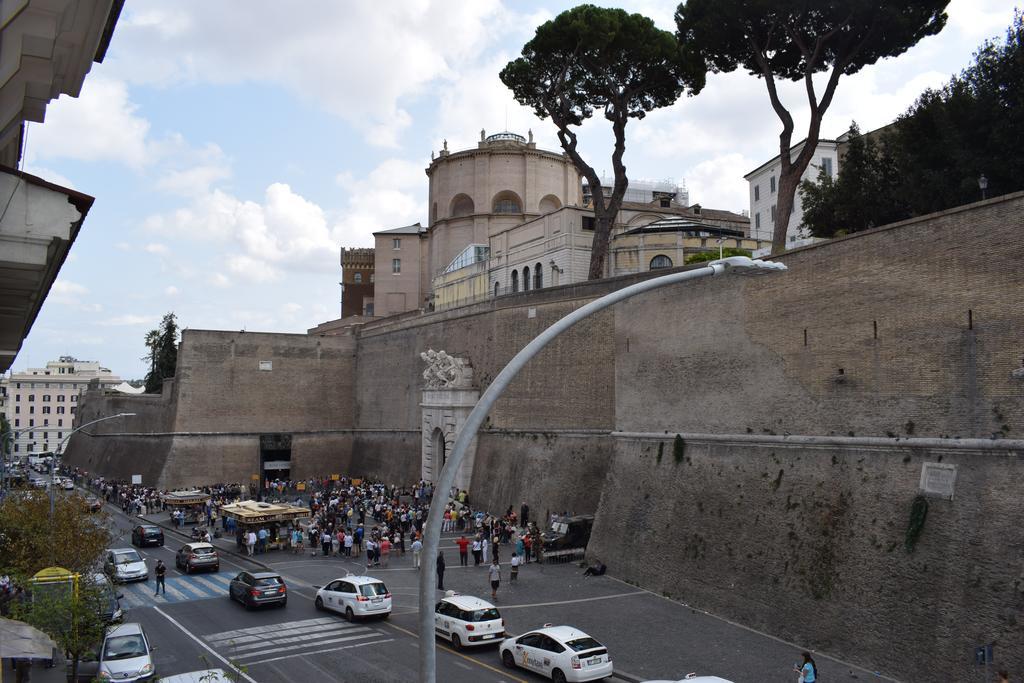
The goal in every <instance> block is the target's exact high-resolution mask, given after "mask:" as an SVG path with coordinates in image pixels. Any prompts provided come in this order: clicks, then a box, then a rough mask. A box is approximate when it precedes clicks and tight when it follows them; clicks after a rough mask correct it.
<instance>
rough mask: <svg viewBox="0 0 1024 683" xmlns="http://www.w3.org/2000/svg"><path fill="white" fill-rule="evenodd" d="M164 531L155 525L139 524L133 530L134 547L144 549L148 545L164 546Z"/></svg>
mask: <svg viewBox="0 0 1024 683" xmlns="http://www.w3.org/2000/svg"><path fill="white" fill-rule="evenodd" d="M163 544H164V531H163V529H161V528H160V527H158V526H156V525H155V524H137V525H136V526H135V528H134V529H132V545H134V546H138V547H140V548H141V547H143V546H147V545H163Z"/></svg>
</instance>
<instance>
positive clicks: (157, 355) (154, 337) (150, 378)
mask: <svg viewBox="0 0 1024 683" xmlns="http://www.w3.org/2000/svg"><path fill="white" fill-rule="evenodd" d="M146 347H147V348H148V349H149V353H147V354H146V355H145V356H144V357H143V360H146V361H149V372H147V373H146V393H147V394H159V393H160V391H161V390H162V389H163V385H164V380H165V379H167V378H168V377H174V372H175V370H176V369H177V367H178V321H177V319H176V318H175V317H174V313H173V312H172V313H168V314H167V315H165V316H164V317H163V320H161V321H160V327H158V328H157V329H155V330H150V331H149V332H147V333H146Z"/></svg>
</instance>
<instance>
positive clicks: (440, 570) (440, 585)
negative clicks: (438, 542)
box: [437, 551, 444, 591]
mask: <svg viewBox="0 0 1024 683" xmlns="http://www.w3.org/2000/svg"><path fill="white" fill-rule="evenodd" d="M437 590H439V591H443V590H444V553H443V552H440V551H438V553H437Z"/></svg>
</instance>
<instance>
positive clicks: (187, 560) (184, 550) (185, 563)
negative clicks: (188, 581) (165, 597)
mask: <svg viewBox="0 0 1024 683" xmlns="http://www.w3.org/2000/svg"><path fill="white" fill-rule="evenodd" d="M174 564H175V566H177V567H178V569H181V570H182V571H184V572H185V573H186V574H191V573H192V571H193V570H195V569H212V570H213V571H215V572H219V571H220V555H218V554H217V549H216V548H214V547H213V546H212V545H210V544H209V543H186V544H185V545H183V546H181V548H180V549H179V550H178V553H177V554H176V555H175V556H174Z"/></svg>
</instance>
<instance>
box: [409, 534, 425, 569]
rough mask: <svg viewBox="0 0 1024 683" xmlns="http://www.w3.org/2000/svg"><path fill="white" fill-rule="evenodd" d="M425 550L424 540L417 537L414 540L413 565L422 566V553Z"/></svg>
mask: <svg viewBox="0 0 1024 683" xmlns="http://www.w3.org/2000/svg"><path fill="white" fill-rule="evenodd" d="M421 552H423V541H421V540H420V539H419V537H418V536H417V537H416V540H415V541H413V542H412V566H413V567H419V566H420V553H421Z"/></svg>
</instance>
